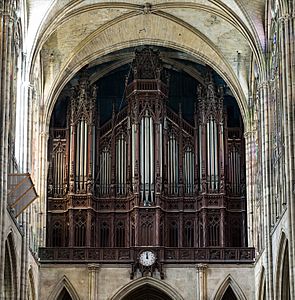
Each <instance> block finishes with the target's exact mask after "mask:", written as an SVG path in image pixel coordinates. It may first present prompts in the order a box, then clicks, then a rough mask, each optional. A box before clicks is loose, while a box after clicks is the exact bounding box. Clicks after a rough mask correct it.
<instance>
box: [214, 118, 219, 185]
mask: <svg viewBox="0 0 295 300" xmlns="http://www.w3.org/2000/svg"><path fill="white" fill-rule="evenodd" d="M213 132H214V150H215V151H214V189H215V190H218V140H217V138H218V133H217V124H216V122H214V124H213Z"/></svg>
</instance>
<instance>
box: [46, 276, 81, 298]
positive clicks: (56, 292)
mask: <svg viewBox="0 0 295 300" xmlns="http://www.w3.org/2000/svg"><path fill="white" fill-rule="evenodd" d="M64 296H65V297H70V298H65V299H71V300H80V297H79V295H78V293H77V292H76V290H75V288H74V286H73V285H72V283H71V282H70V280H69V279H68V277H67V276H66V275H64V276H63V277H62V278H61V279H60V280H59V282H58V283H57V284H56V286H55V287H54V289H53V291H52V293H51V294H50V296H49V298H48V300H61V299H64V298H63V297H64Z"/></svg>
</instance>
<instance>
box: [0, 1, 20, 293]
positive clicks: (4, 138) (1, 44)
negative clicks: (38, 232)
mask: <svg viewBox="0 0 295 300" xmlns="http://www.w3.org/2000/svg"><path fill="white" fill-rule="evenodd" d="M16 9H17V8H16V7H15V5H14V2H13V1H11V0H5V1H0V58H1V59H0V70H1V72H0V107H1V109H0V128H1V130H0V165H1V168H0V298H1V299H2V298H3V297H4V296H3V295H2V291H3V290H4V289H3V280H4V265H5V264H4V260H5V254H4V251H5V239H6V236H5V235H4V230H5V225H6V224H5V214H6V213H7V210H6V209H7V173H8V166H9V162H8V158H9V155H8V135H9V131H10V126H11V121H10V119H9V116H10V110H11V103H10V102H11V99H12V97H11V92H15V90H13V89H14V88H15V86H14V85H13V80H11V78H13V73H14V72H15V57H16V49H15V45H16V40H15V30H16V23H17V15H16Z"/></svg>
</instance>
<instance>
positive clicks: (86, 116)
mask: <svg viewBox="0 0 295 300" xmlns="http://www.w3.org/2000/svg"><path fill="white" fill-rule="evenodd" d="M168 73H169V72H168V71H167V70H166V69H164V68H163V63H162V61H161V59H160V55H159V52H157V51H153V50H151V49H148V48H146V49H144V50H141V51H136V53H135V59H134V60H133V63H132V71H131V74H130V78H129V80H128V81H127V83H126V93H125V96H126V103H127V105H126V106H125V107H124V108H123V109H121V110H120V111H118V112H115V110H113V114H112V117H111V119H110V120H108V121H107V122H105V123H104V124H103V125H101V124H100V109H99V105H97V95H96V86H95V85H90V83H89V80H88V78H87V76H84V75H85V74H84V75H82V76H81V77H80V80H79V83H78V84H77V85H76V86H75V87H73V88H72V91H71V96H70V103H69V106H68V111H67V124H66V128H51V134H50V141H49V175H48V214H47V216H48V217H47V247H64V248H65V247H72V248H75V247H79V248H83V247H85V248H92V247H93V248H95V249H98V248H99V249H102V248H105V249H109V248H112V249H115V248H120V249H126V250H128V249H129V251H130V249H137V248H141V247H146V246H152V247H155V248H157V247H158V248H159V249H160V248H161V249H164V248H165V249H166V248H167V249H168V248H169V249H170V250H171V249H172V250H171V251H170V254H171V255H172V254H173V249H181V248H185V249H187V250H188V252H186V253H189V251H190V249H191V250H192V251H193V250H194V249H202V248H208V247H209V248H210V247H215V248H220V247H246V246H247V245H246V243H247V242H246V212H245V175H244V173H245V165H244V162H245V157H244V142H243V132H242V129H241V128H233V127H228V126H227V114H226V110H225V109H224V96H223V88H217V86H216V84H215V83H214V81H213V77H212V73H211V72H207V75H206V78H205V80H204V82H205V84H203V85H198V87H197V95H196V98H195V104H194V107H195V110H194V121H193V123H194V124H191V123H189V122H187V121H186V120H185V119H184V118H183V117H182V112H181V107H180V108H179V111H178V112H175V111H174V110H173V109H171V108H170V106H169V76H168V75H169V74H168ZM127 252H128V251H127ZM127 252H125V253H127ZM108 255H110V254H108V253H106V254H104V256H103V258H102V257H100V259H105V260H107V259H108ZM126 255H127V254H126ZM165 255H166V256H167V257H168V258H169V253H168V254H165ZM186 255H190V254H186ZM64 256H65V257H67V255H66V254H64ZM159 256H160V255H159ZM109 258H110V259H112V258H114V257H111V256H110V257H109ZM163 259H164V258H163Z"/></svg>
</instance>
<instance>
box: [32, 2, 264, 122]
mask: <svg viewBox="0 0 295 300" xmlns="http://www.w3.org/2000/svg"><path fill="white" fill-rule="evenodd" d="M145 2H146V1H135V0H129V1H124V2H119V1H112V0H111V1H110V0H109V1H99V0H96V1H95V0H85V1H81V0H75V1H70V0H58V1H52V0H30V1H28V14H29V18H28V26H29V27H28V28H29V29H28V35H29V36H30V35H31V36H34V37H35V39H32V44H31V47H32V48H31V49H34V51H32V53H33V54H34V55H32V56H31V58H32V65H34V63H35V62H36V61H37V59H36V58H37V56H38V53H40V56H41V64H42V69H43V80H44V102H45V103H46V105H47V108H48V112H49V113H50V110H52V107H53V104H54V102H55V101H56V98H57V96H56V95H57V94H58V93H60V91H61V90H62V87H63V86H64V85H65V84H66V82H67V81H69V80H70V79H71V78H72V77H73V76H74V75H75V73H76V72H77V71H78V70H79V69H81V67H83V66H85V65H87V64H89V65H90V66H94V65H96V64H101V63H103V60H102V59H101V58H102V57H107V60H108V61H110V60H113V61H114V64H115V65H116V64H117V65H118V66H119V65H120V64H121V65H122V64H123V63H126V62H128V59H129V60H130V54H129V57H128V55H127V54H126V53H125V54H126V55H121V57H118V54H116V55H117V56H114V57H113V58H112V57H111V53H112V52H113V51H115V50H122V49H124V48H128V47H135V46H137V45H143V44H151V45H157V46H164V47H167V48H171V49H172V48H173V49H174V50H177V51H179V54H178V55H185V56H187V57H190V59H191V60H193V59H195V60H198V61H199V62H200V61H201V62H203V63H204V64H208V65H211V67H213V68H214V69H215V70H216V71H217V72H218V73H219V74H220V75H221V76H222V77H223V78H224V79H225V81H226V82H227V83H228V84H229V86H230V87H231V90H232V91H233V94H234V95H235V96H236V98H237V99H238V102H239V105H240V108H241V112H242V114H243V115H244V117H245V116H246V115H247V98H248V93H249V89H248V86H249V76H250V70H251V64H252V60H253V57H254V59H255V61H256V63H257V65H258V69H259V70H260V71H262V70H263V59H262V53H263V46H264V31H263V28H264V24H263V22H264V9H265V8H264V1H263V0H254V1H253V0H248V1H246V0H190V1H188V0H187V1H171V0H170V1H167V0H166V1H159V0H153V1H149V4H147V3H145ZM36 14H37V15H36ZM36 22H37V23H38V22H39V26H36V25H38V24H36ZM28 47H30V45H29V46H28ZM117 53H118V52H117ZM180 53H181V54H180ZM187 57H186V58H185V59H187ZM167 59H171V57H167ZM172 59H173V58H172ZM32 70H33V68H32ZM190 71H191V72H193V73H194V75H195V76H198V74H197V72H195V71H194V70H190ZM98 76H101V75H98Z"/></svg>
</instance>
